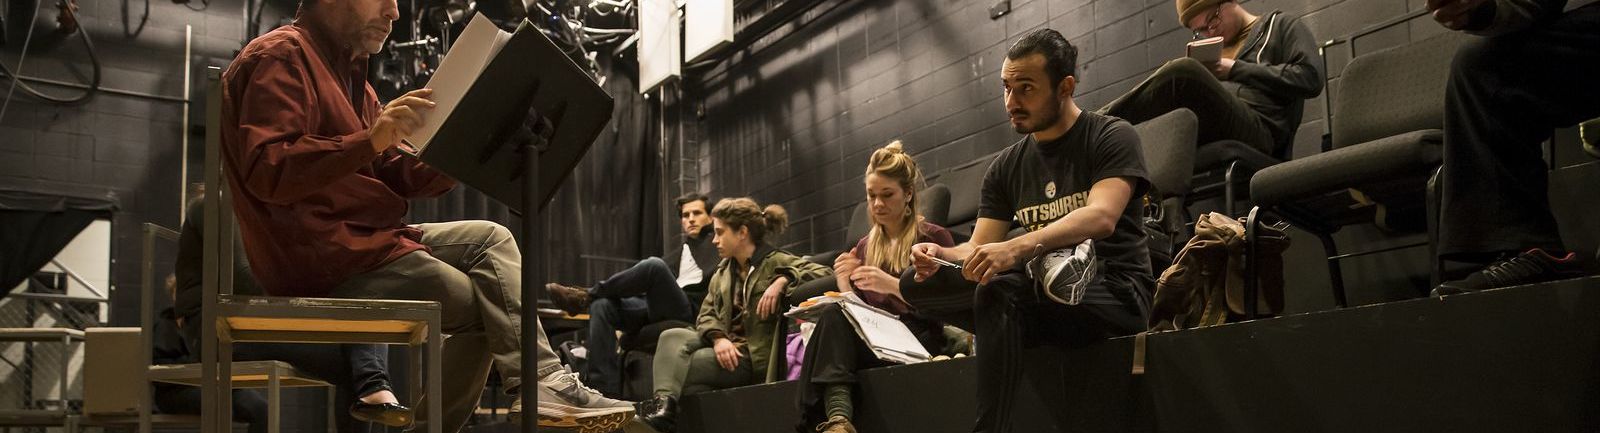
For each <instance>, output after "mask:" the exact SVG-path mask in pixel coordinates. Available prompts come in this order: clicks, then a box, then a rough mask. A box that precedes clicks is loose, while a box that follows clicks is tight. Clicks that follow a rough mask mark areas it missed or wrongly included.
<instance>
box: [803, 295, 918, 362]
mask: <svg viewBox="0 0 1600 433" xmlns="http://www.w3.org/2000/svg"><path fill="white" fill-rule="evenodd" d="M828 304H839V307H840V308H841V309H843V311H844V317H845V318H846V319H849V320H850V325H851V326H852V327H854V328H855V330H856V336H858V337H861V341H862V342H863V343H866V345H867V348H868V349H871V350H872V354H873V355H875V356H877V357H878V359H882V360H884V361H889V362H894V363H899V364H915V363H918V362H924V361H927V360H928V358H931V357H932V356H931V355H929V354H928V351H927V349H924V348H923V347H922V342H920V341H917V336H916V335H914V334H912V333H911V329H910V328H906V324H905V323H903V322H901V321H900V318H899V317H895V315H893V314H889V313H888V312H887V311H883V310H881V309H878V308H877V307H873V306H871V305H868V304H867V303H866V302H863V301H862V300H861V297H859V296H856V294H855V292H844V293H837V292H828V293H826V294H823V295H822V296H818V297H815V298H811V299H808V300H806V301H805V302H803V303H801V304H800V305H798V306H795V307H794V308H792V309H790V310H789V312H787V313H784V315H785V316H787V317H790V318H793V319H799V320H805V321H815V320H816V318H817V315H818V314H820V312H821V308H822V307H823V306H825V305H828Z"/></svg>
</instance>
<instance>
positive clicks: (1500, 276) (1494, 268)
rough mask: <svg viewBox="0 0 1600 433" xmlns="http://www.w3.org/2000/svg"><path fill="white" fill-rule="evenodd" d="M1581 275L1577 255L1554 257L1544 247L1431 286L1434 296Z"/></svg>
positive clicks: (1580, 266) (1581, 267)
mask: <svg viewBox="0 0 1600 433" xmlns="http://www.w3.org/2000/svg"><path fill="white" fill-rule="evenodd" d="M1580 276H1583V266H1582V264H1581V263H1578V255H1577V254H1575V253H1571V252H1568V253H1566V254H1564V255H1562V256H1561V257H1556V256H1553V255H1551V254H1550V253H1548V252H1546V251H1545V250H1542V249H1539V248H1534V249H1530V250H1528V251H1525V252H1523V253H1522V254H1518V255H1515V256H1511V257H1509V258H1505V259H1501V260H1499V261H1496V262H1494V263H1490V264H1489V266H1485V267H1484V268H1483V269H1481V270H1479V271H1477V272H1473V273H1472V274H1469V275H1467V277H1466V278H1462V279H1459V280H1455V281H1448V282H1445V283H1444V284H1440V285H1439V287H1435V288H1433V296H1445V295H1454V294H1458V293H1466V292H1476V291H1480V290H1489V289H1496V288H1501V287H1511V286H1520V285H1524V284H1534V283H1543V282H1546V281H1555V280H1563V279H1567V278H1574V277H1580Z"/></svg>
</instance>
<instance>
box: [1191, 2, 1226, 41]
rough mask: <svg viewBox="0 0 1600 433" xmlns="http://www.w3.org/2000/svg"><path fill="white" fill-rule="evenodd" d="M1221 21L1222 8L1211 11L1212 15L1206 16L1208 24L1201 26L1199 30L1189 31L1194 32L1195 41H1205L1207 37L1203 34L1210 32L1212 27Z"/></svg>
mask: <svg viewBox="0 0 1600 433" xmlns="http://www.w3.org/2000/svg"><path fill="white" fill-rule="evenodd" d="M1221 19H1222V8H1220V7H1219V8H1216V9H1212V10H1211V15H1209V16H1206V23H1205V24H1204V25H1201V26H1200V28H1199V29H1189V30H1190V31H1193V32H1194V39H1195V40H1200V39H1205V38H1206V36H1205V35H1202V34H1201V33H1204V32H1208V31H1210V30H1211V27H1212V26H1215V25H1217V21H1219V20H1221Z"/></svg>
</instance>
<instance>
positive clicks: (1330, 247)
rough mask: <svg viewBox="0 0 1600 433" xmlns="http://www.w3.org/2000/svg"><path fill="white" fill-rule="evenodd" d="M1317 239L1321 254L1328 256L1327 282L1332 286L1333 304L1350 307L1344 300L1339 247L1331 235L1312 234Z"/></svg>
mask: <svg viewBox="0 0 1600 433" xmlns="http://www.w3.org/2000/svg"><path fill="white" fill-rule="evenodd" d="M1314 233H1316V235H1317V239H1318V240H1321V241H1322V250H1323V253H1325V254H1327V255H1328V280H1329V282H1330V283H1332V284H1333V304H1334V305H1335V306H1338V307H1339V308H1345V307H1348V306H1350V304H1349V302H1348V301H1347V300H1346V298H1345V292H1344V273H1343V272H1341V271H1340V270H1339V259H1337V258H1335V257H1336V256H1338V255H1339V247H1338V246H1337V245H1335V244H1334V242H1333V234H1332V233H1323V232H1314Z"/></svg>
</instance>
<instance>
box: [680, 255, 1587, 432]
mask: <svg viewBox="0 0 1600 433" xmlns="http://www.w3.org/2000/svg"><path fill="white" fill-rule="evenodd" d="M1149 343H1150V345H1149V351H1150V352H1149V366H1148V368H1149V371H1148V373H1147V374H1146V375H1144V376H1132V375H1130V374H1129V371H1130V368H1129V366H1130V360H1131V358H1132V347H1133V339H1132V338H1118V339H1114V340H1110V341H1107V342H1105V343H1102V344H1099V345H1096V346H1093V347H1088V348H1083V349H1079V350H1073V351H1060V350H1054V349H1048V348H1045V349H1035V350H1033V351H1032V352H1031V354H1032V356H1034V359H1032V360H1030V361H1029V362H1028V366H1027V369H1028V379H1027V381H1028V384H1027V385H1026V386H1024V387H1023V388H1022V389H1021V391H1020V392H1021V393H1022V395H1021V396H1020V400H1021V401H1022V403H1023V407H1022V408H1020V410H1018V411H1017V413H1018V414H1019V415H1020V416H1019V418H1020V419H1017V420H1016V425H1015V431H1017V432H1054V431H1070V432H1157V431H1159V432H1230V433H1244V432H1273V433H1280V432H1596V431H1600V278H1588V279H1580V280H1569V281H1563V282H1557V283H1550V284H1543V285H1534V286H1523V287H1515V288H1509V289H1502V290H1494V291H1489V292H1483V293H1475V294H1467V295H1459V296H1452V297H1447V298H1444V299H1418V300H1411V301H1404V302H1395V303H1389V304H1383V305H1373V306H1366V307H1358V308H1350V309H1345V310H1340V311H1328V312H1319V313H1310V314H1300V315H1294V316H1288V317H1281V318H1275V319H1267V320H1260V321H1256V322H1250V323H1242V324H1233V325H1226V326H1220V327H1215V328H1208V329H1200V330H1191V331H1182V332H1173V333H1164V334H1157V335H1153V336H1151V337H1150V340H1149ZM979 344H982V343H981V340H980V343H979ZM975 368H976V363H975V362H974V360H973V359H971V358H966V359H957V360H952V361H943V362H935V363H927V364H920V365H911V366H897V367H889V368H882V369H876V370H872V371H868V372H866V373H864V377H863V383H862V387H863V388H864V390H865V392H864V395H860V396H858V398H859V401H860V402H859V403H858V404H857V406H856V418H857V421H856V425H857V427H858V428H859V429H860V431H861V432H863V433H888V432H894V433H911V432H916V433H940V432H949V433H964V432H967V431H969V429H970V428H971V423H972V420H973V418H974V413H975V408H974V404H975V403H974V399H975V394H976V388H975V385H976V382H975V374H974V369H975ZM794 391H795V387H794V384H793V383H792V382H789V383H778V384H770V385H760V386H752V387H745V388H738V389H732V390H725V391H718V392H711V393H704V394H699V395H694V396H689V397H687V398H685V399H684V401H683V407H682V408H683V409H684V414H683V417H682V418H681V419H680V423H679V425H680V428H679V429H678V430H679V431H680V432H683V433H693V432H704V433H723V432H728V433H733V432H738V433H750V432H790V431H794V428H793V423H794V420H796V419H798V416H797V415H796V413H795V412H796V410H795V409H794V403H793V399H794Z"/></svg>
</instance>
